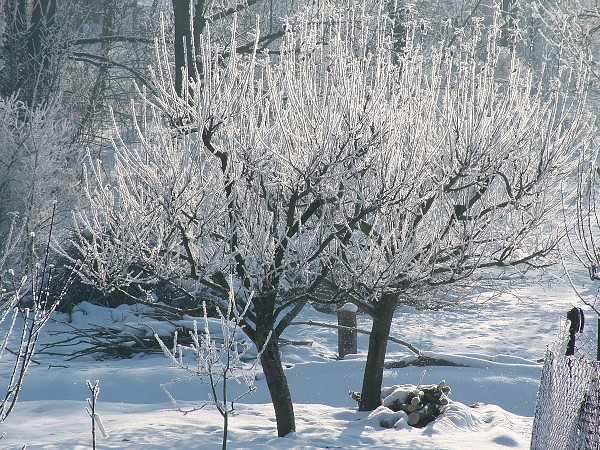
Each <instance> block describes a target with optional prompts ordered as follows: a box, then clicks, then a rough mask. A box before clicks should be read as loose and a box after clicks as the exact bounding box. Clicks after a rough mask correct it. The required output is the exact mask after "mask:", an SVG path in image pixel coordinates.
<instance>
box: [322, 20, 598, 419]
mask: <svg viewBox="0 0 600 450" xmlns="http://www.w3.org/2000/svg"><path fill="white" fill-rule="evenodd" d="M500 32H501V28H500V27H497V26H492V27H491V28H489V29H487V28H486V27H483V26H482V28H481V29H480V30H479V32H478V33H475V34H474V35H473V36H471V37H469V38H467V37H460V38H459V39H458V40H457V45H456V47H455V48H453V49H448V48H444V47H437V48H423V47H420V46H418V45H410V44H412V43H411V41H410V34H409V39H408V41H407V42H408V44H409V45H408V46H407V52H406V54H405V55H404V56H403V57H402V58H400V59H399V64H400V65H401V67H402V70H401V73H400V77H399V78H398V84H397V87H396V90H395V91H394V97H393V100H392V101H393V110H394V112H395V120H396V125H397V126H396V128H395V129H394V132H393V133H391V134H390V135H389V137H388V140H387V141H386V142H385V145H384V147H383V148H382V149H381V157H380V159H378V160H376V161H373V162H372V163H371V164H370V166H369V168H368V169H366V170H365V173H364V176H363V178H361V185H360V189H359V190H358V191H357V193H356V194H355V196H354V197H355V198H356V199H359V201H360V202H361V203H362V201H363V198H365V197H368V193H369V192H370V191H372V190H373V189H379V186H380V185H381V184H382V183H387V184H388V191H389V192H394V193H395V195H394V196H393V197H392V198H391V201H386V202H384V204H383V205H382V207H381V208H379V209H378V210H377V211H375V212H373V213H372V214H369V215H368V216H367V217H365V218H364V219H363V220H361V221H360V223H359V224H358V225H357V226H355V227H354V228H353V227H351V226H349V225H346V228H347V229H348V234H347V236H346V239H344V240H342V241H340V242H339V247H338V249H337V253H336V255H337V264H335V270H332V272H331V275H332V276H331V279H332V280H334V282H333V284H334V285H335V286H337V287H338V288H340V289H341V291H342V293H345V294H346V295H347V296H348V297H349V299H350V300H351V301H353V302H354V303H355V304H356V305H357V306H359V307H360V308H361V309H362V310H364V311H366V312H367V313H368V314H369V315H371V316H372V318H373V328H372V333H371V337H370V341H369V351H368V356H367V364H366V368H365V374H364V378H363V387H362V395H361V400H360V409H362V410H372V409H374V408H376V407H377V406H379V405H380V391H381V381H382V376H383V365H384V358H385V349H386V343H387V338H388V336H389V330H390V325H391V322H392V319H393V315H394V311H395V310H396V308H397V306H398V305H399V304H402V303H410V304H417V305H418V304H419V303H421V304H422V306H425V307H426V306H427V304H426V302H425V301H423V299H425V298H427V296H428V294H431V292H436V291H441V290H447V289H450V288H454V289H458V288H459V287H464V286H468V285H473V284H475V283H476V280H477V277H478V274H479V273H480V272H481V271H482V270H484V269H487V270H489V269H490V268H494V267H500V268H504V267H513V266H527V265H530V266H531V265H533V266H543V265H546V264H548V263H549V259H548V257H549V255H550V254H551V252H552V251H553V250H555V248H556V244H557V242H558V241H559V240H560V239H561V238H562V237H564V234H565V230H564V227H562V226H560V223H561V212H560V211H561V202H562V201H563V200H564V196H565V195H566V196H569V195H570V194H569V192H570V193H572V192H574V183H573V181H574V178H575V177H574V174H575V167H576V161H577V154H578V152H579V151H581V152H582V154H583V155H585V156H584V158H588V157H589V155H588V154H587V144H588V143H589V137H590V133H591V131H592V126H593V124H592V123H591V121H590V117H589V115H587V114H586V113H585V109H584V107H585V98H586V97H585V93H586V87H587V80H588V77H587V71H586V69H585V64H584V63H585V61H583V60H582V61H580V64H579V66H577V67H575V68H573V69H569V68H568V66H567V68H566V69H565V71H564V72H562V73H559V74H558V75H557V76H555V77H553V78H552V80H551V81H552V83H551V86H552V89H550V90H548V89H547V88H546V82H547V79H545V78H544V77H540V78H537V77H534V74H533V72H532V71H531V70H528V69H526V65H525V64H524V63H522V62H521V61H520V60H519V58H518V57H517V55H516V53H515V51H514V50H513V51H509V50H505V49H503V48H501V47H500V46H499V45H498V42H499V40H500V39H501V34H500ZM480 47H484V48H485V49H486V50H485V52H484V55H485V56H484V58H483V59H482V58H480V56H479V55H480V52H479V51H478V48H480ZM536 80H539V81H536ZM354 203H355V204H356V203H357V202H354ZM359 204H360V203H359ZM349 206H350V208H353V207H354V205H349Z"/></svg>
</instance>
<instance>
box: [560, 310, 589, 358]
mask: <svg viewBox="0 0 600 450" xmlns="http://www.w3.org/2000/svg"><path fill="white" fill-rule="evenodd" d="M567 320H569V321H570V322H571V326H570V327H569V342H567V352H566V353H565V355H566V356H573V355H574V354H575V333H583V325H584V323H585V316H584V315H583V311H582V309H581V308H577V307H574V308H573V309H571V311H569V312H568V313H567Z"/></svg>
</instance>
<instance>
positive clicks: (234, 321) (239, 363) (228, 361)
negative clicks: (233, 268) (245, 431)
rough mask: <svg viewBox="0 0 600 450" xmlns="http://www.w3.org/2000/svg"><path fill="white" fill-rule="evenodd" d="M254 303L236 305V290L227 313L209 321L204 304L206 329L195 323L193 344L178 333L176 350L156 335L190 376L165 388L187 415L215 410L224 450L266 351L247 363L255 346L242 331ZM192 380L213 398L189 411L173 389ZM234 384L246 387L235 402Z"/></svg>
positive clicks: (175, 361) (163, 347) (229, 301)
mask: <svg viewBox="0 0 600 450" xmlns="http://www.w3.org/2000/svg"><path fill="white" fill-rule="evenodd" d="M251 302H252V298H249V299H248V300H247V301H246V305H245V307H243V309H242V308H240V302H239V301H236V299H235V295H234V292H233V289H232V290H231V291H230V294H229V298H228V300H227V304H226V307H225V308H223V310H222V309H221V308H219V309H217V312H218V318H210V317H208V313H207V308H206V302H203V304H202V307H203V311H204V316H203V317H202V319H201V322H202V323H203V326H202V329H201V330H200V331H199V330H198V320H195V319H194V320H192V330H191V331H189V337H190V339H191V342H190V343H189V344H184V343H181V341H179V340H178V335H177V332H176V333H175V336H174V342H173V348H172V349H169V348H168V347H167V346H166V344H165V343H164V341H163V340H162V339H161V338H160V336H159V335H158V334H155V335H154V336H155V338H156V340H157V341H158V343H159V345H160V346H161V348H162V350H163V352H164V354H165V356H167V358H169V360H170V361H171V363H172V364H173V365H174V366H175V367H176V368H178V369H180V370H182V371H184V372H185V373H186V375H184V376H183V377H180V378H177V379H175V380H173V381H171V382H170V383H167V384H163V385H162V388H163V389H164V390H165V392H166V393H167V395H168V396H169V398H170V399H171V401H172V402H173V404H174V405H175V407H176V408H177V409H178V410H179V411H181V412H183V413H184V414H187V413H190V412H193V411H197V410H199V409H202V408H204V407H206V406H208V405H212V406H214V407H215V408H216V409H217V411H218V412H219V414H220V415H221V417H222V418H223V441H222V448H223V449H226V448H227V434H228V429H229V417H230V416H231V414H232V413H233V412H234V410H235V403H236V402H237V401H239V400H240V399H241V398H242V397H244V396H246V395H248V394H250V393H252V392H253V391H254V390H255V387H254V381H255V379H256V370H257V364H258V361H259V359H260V353H261V352H262V350H263V349H261V351H260V352H259V353H258V354H257V355H252V357H251V360H252V361H253V362H252V363H248V362H245V361H246V360H247V358H248V355H249V352H250V351H251V349H252V344H251V342H250V341H249V340H248V339H246V338H245V337H244V335H243V331H242V328H241V327H242V323H243V322H242V321H243V318H244V315H245V314H246V313H247V312H248V308H249V306H250V305H251ZM190 355H191V356H193V357H194V358H195V362H194V363H193V364H190V363H188V362H186V360H187V358H188V356H190ZM191 379H195V380H199V381H200V383H202V384H207V385H208V386H209V388H210V392H209V398H208V400H206V401H202V402H201V403H200V405H198V406H195V407H193V408H188V409H185V408H182V407H181V406H180V405H179V403H178V402H177V400H176V399H175V398H174V397H173V395H172V394H171V392H170V391H169V387H171V386H173V385H174V384H176V383H178V382H180V381H183V380H191ZM230 380H232V381H234V382H236V383H237V384H239V385H242V387H243V390H242V392H241V393H240V394H237V395H236V396H235V397H234V398H231V397H230V395H229V394H230V393H229V381H230Z"/></svg>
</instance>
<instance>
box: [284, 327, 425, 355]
mask: <svg viewBox="0 0 600 450" xmlns="http://www.w3.org/2000/svg"><path fill="white" fill-rule="evenodd" d="M291 325H311V326H317V327H324V328H335V329H337V330H350V331H356V332H357V333H360V334H366V335H369V336H370V335H371V332H369V331H367V330H361V329H360V328H355V327H346V326H343V325H336V324H334V323H326V322H315V321H314V320H308V321H299V322H292V323H291ZM388 340H389V341H391V342H394V343H396V344H400V345H402V346H404V347H406V348H407V349H409V350H410V351H411V352H413V353H414V354H415V355H417V356H419V357H422V356H423V355H422V353H421V350H419V349H418V348H417V347H415V346H414V345H412V344H411V343H409V342H406V341H403V340H402V339H398V338H395V337H393V336H390V337H388Z"/></svg>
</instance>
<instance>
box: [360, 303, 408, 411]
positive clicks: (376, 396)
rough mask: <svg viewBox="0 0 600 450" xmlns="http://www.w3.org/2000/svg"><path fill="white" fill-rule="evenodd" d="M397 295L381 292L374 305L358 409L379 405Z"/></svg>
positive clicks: (369, 409) (363, 409)
mask: <svg viewBox="0 0 600 450" xmlns="http://www.w3.org/2000/svg"><path fill="white" fill-rule="evenodd" d="M397 298H398V295H397V294H395V293H383V294H382V295H381V298H380V300H379V302H378V303H377V305H376V307H375V315H374V316H373V326H372V329H371V336H370V338H369V351H368V353H367V364H366V366H365V372H364V376H363V385H362V391H361V395H360V403H359V405H358V409H359V411H372V410H374V409H375V408H377V407H379V406H380V405H381V383H382V382H383V365H384V362H385V351H386V348H387V341H388V337H389V336H390V328H391V326H392V319H393V317H394V311H395V310H396V305H397Z"/></svg>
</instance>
